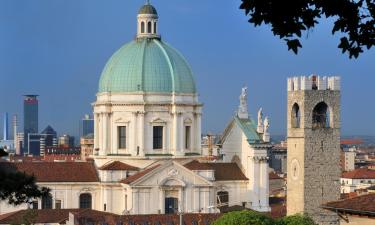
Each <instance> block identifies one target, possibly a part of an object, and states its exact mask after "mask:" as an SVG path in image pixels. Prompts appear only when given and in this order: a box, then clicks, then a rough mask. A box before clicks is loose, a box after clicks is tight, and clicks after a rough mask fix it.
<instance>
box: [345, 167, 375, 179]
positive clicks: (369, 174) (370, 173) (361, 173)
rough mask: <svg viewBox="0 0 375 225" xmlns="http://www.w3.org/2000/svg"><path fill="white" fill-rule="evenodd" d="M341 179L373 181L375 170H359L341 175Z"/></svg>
mask: <svg viewBox="0 0 375 225" xmlns="http://www.w3.org/2000/svg"><path fill="white" fill-rule="evenodd" d="M341 178H347V179H375V170H374V169H368V168H359V169H355V170H352V171H349V172H345V173H343V174H342V176H341Z"/></svg>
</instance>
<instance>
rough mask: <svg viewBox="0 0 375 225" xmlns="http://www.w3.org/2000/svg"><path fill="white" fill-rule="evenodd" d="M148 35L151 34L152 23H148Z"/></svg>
mask: <svg viewBox="0 0 375 225" xmlns="http://www.w3.org/2000/svg"><path fill="white" fill-rule="evenodd" d="M147 33H149V34H150V33H151V22H148V23H147Z"/></svg>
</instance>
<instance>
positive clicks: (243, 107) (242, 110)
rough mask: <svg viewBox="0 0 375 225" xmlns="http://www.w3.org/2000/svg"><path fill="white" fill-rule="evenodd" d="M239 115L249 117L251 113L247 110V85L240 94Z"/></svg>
mask: <svg viewBox="0 0 375 225" xmlns="http://www.w3.org/2000/svg"><path fill="white" fill-rule="evenodd" d="M237 115H238V117H239V118H241V119H248V118H249V113H248V111H247V87H243V88H242V90H241V95H240V106H239V107H238V113H237Z"/></svg>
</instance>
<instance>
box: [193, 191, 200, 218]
mask: <svg viewBox="0 0 375 225" xmlns="http://www.w3.org/2000/svg"><path fill="white" fill-rule="evenodd" d="M199 199H200V196H199V187H195V188H194V209H193V210H194V211H193V212H195V213H197V212H199V210H200V204H199V203H200V200H199Z"/></svg>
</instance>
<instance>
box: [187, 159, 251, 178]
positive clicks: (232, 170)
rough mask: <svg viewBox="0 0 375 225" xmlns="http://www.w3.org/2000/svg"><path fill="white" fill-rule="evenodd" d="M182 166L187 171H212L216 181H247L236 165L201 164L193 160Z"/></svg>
mask: <svg viewBox="0 0 375 225" xmlns="http://www.w3.org/2000/svg"><path fill="white" fill-rule="evenodd" d="M184 166H185V167H186V168H188V169H189V170H213V171H215V180H216V181H226V180H248V178H247V177H246V176H245V175H244V174H243V173H242V171H241V169H240V168H239V167H238V165H237V164H236V163H201V162H198V161H196V160H193V161H191V162H189V163H187V164H185V165H184Z"/></svg>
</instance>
